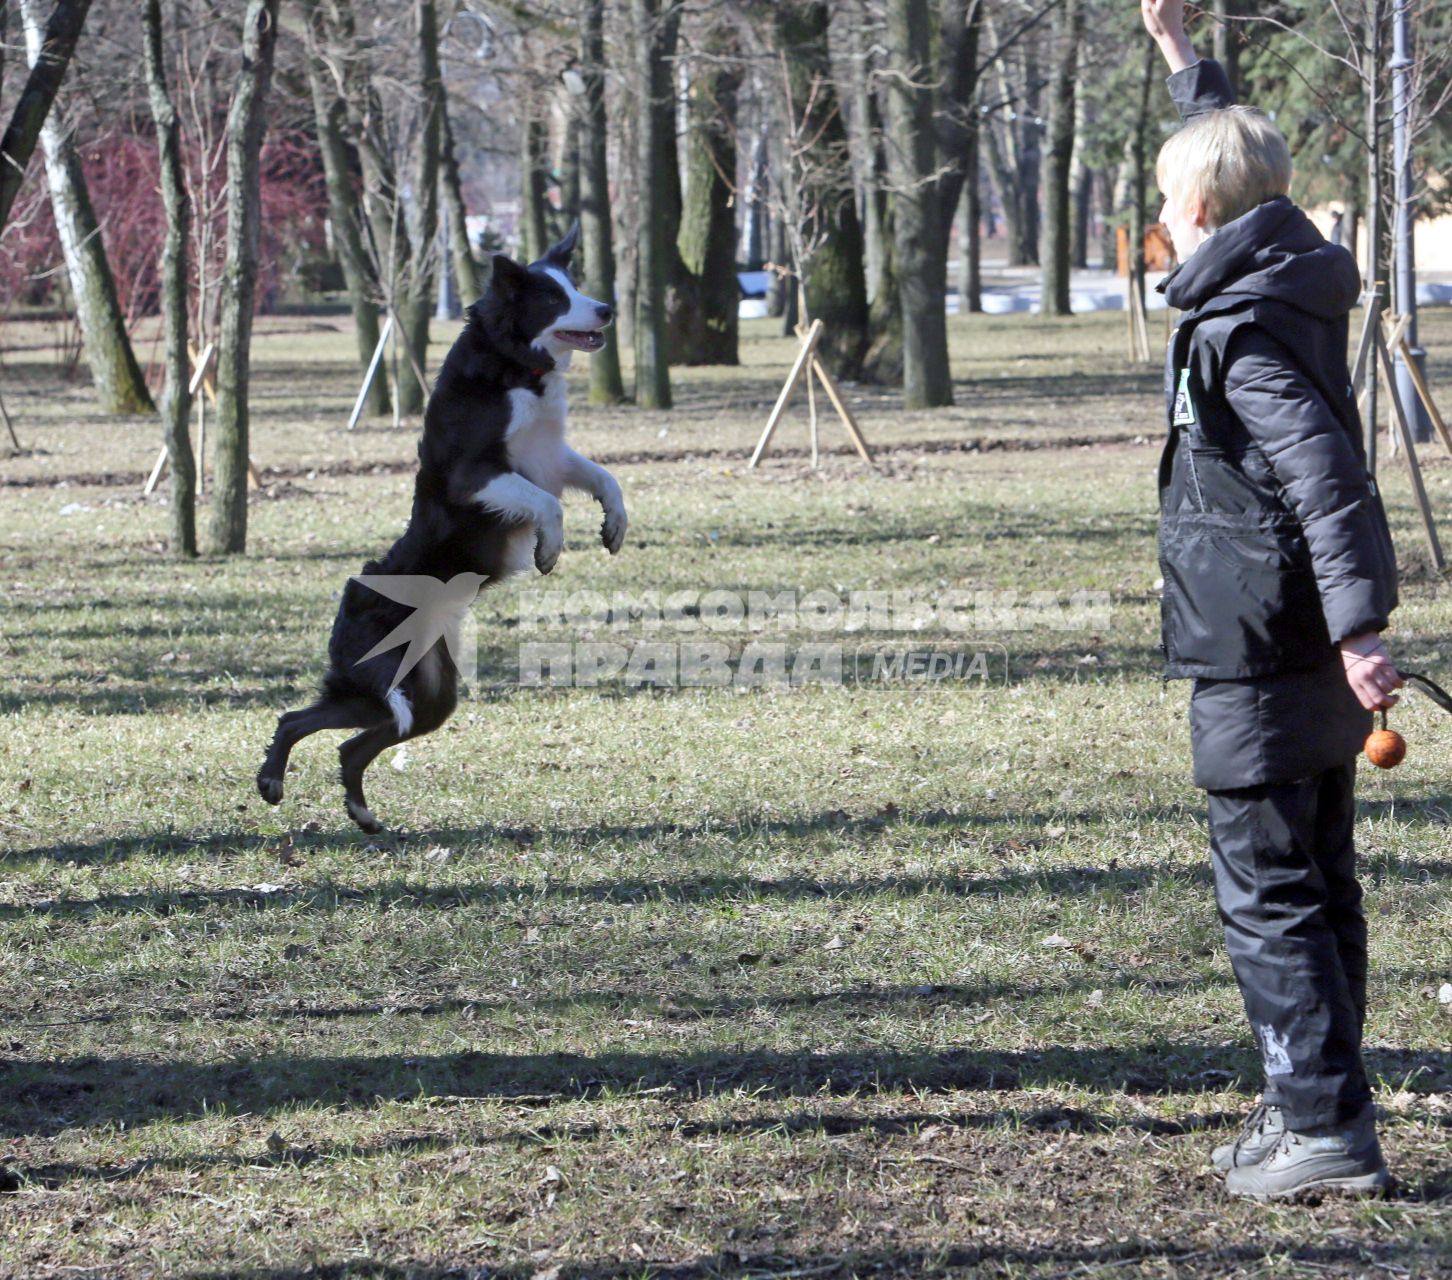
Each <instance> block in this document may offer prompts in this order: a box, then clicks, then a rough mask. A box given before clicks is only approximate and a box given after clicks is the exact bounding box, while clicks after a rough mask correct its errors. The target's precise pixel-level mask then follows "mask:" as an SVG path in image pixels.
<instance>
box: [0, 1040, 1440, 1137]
mask: <svg viewBox="0 0 1452 1280" xmlns="http://www.w3.org/2000/svg"><path fill="white" fill-rule="evenodd" d="M1366 1058H1367V1066H1368V1069H1369V1070H1370V1071H1371V1073H1372V1074H1373V1075H1381V1076H1383V1077H1389V1078H1401V1079H1408V1080H1412V1079H1414V1080H1415V1083H1416V1088H1417V1089H1418V1090H1419V1091H1424V1092H1438V1091H1443V1090H1445V1089H1447V1088H1448V1087H1449V1085H1452V1051H1449V1050H1446V1049H1441V1050H1421V1051H1418V1050H1409V1049H1373V1050H1369V1051H1368V1052H1367V1054H1366ZM1227 1072H1228V1073H1229V1079H1228V1080H1227V1079H1226V1078H1225V1077H1226V1073H1227ZM1259 1074H1260V1072H1259V1063H1258V1061H1256V1060H1255V1059H1254V1056H1253V1055H1252V1054H1251V1053H1250V1052H1249V1051H1248V1050H1232V1049H1226V1048H1224V1047H1222V1046H1220V1045H1206V1044H1194V1043H1184V1044H1181V1043H1175V1042H1171V1041H1165V1040H1152V1041H1149V1042H1147V1043H1141V1044H1134V1045H1126V1046H1121V1047H1106V1046H1101V1045H1092V1046H1085V1045H1063V1046H1060V1045H1055V1046H1049V1047H1046V1048H1044V1049H1042V1050H1006V1049H972V1048H967V1049H954V1050H939V1051H933V1050H923V1051H919V1052H906V1051H898V1050H888V1049H882V1048H879V1047H875V1046H874V1047H872V1048H864V1049H862V1050H860V1051H856V1052H852V1051H839V1052H832V1053H816V1052H809V1051H804V1050H795V1051H781V1050H768V1049H762V1050H743V1049H738V1050H730V1051H724V1050H723V1051H713V1050H701V1051H697V1052H688V1053H660V1052H649V1051H633V1050H624V1049H621V1050H612V1051H608V1052H604V1053H598V1054H593V1055H592V1054H575V1053H548V1054H530V1053H520V1054H496V1053H482V1052H476V1051H467V1052H461V1053H450V1054H423V1055H417V1056H402V1055H383V1056H376V1057H375V1056H367V1055H345V1056H338V1057H302V1056H296V1055H286V1054H283V1055H264V1056H259V1057H256V1058H252V1059H233V1060H228V1061H218V1062H188V1061H155V1060H151V1059H147V1058H141V1057H113V1058H102V1057H85V1058H76V1059H69V1060H34V1061H31V1060H25V1059H20V1058H11V1059H7V1060H4V1061H0V1096H3V1097H5V1098H7V1099H9V1105H8V1106H7V1107H6V1110H5V1113H4V1115H3V1117H0V1135H3V1136H6V1137H19V1136H24V1135H48V1136H53V1135H55V1134H57V1133H59V1132H61V1131H62V1130H64V1129H67V1128H73V1127H77V1126H80V1127H85V1128H94V1127H97V1126H101V1125H111V1124H115V1125H124V1126H127V1127H130V1126H135V1125H139V1124H147V1123H151V1122H153V1121H157V1120H163V1119H171V1120H182V1119H194V1118H196V1117H198V1116H201V1115H204V1114H206V1113H208V1112H212V1111H216V1110H219V1109H221V1110H225V1111H229V1112H233V1113H243V1112H248V1113H252V1114H256V1115H263V1114H269V1113H271V1112H274V1111H277V1110H279V1109H283V1108H288V1107H297V1106H326V1107H337V1108H343V1109H355V1110H356V1109H363V1110H366V1109H368V1108H371V1107H373V1106H375V1105H377V1104H378V1102H379V1101H380V1100H385V1099H394V1100H401V1101H408V1100H415V1099H419V1098H443V1097H447V1098H451V1099H459V1098H493V1099H497V1100H505V1101H508V1100H516V1101H520V1100H524V1101H533V1102H536V1103H540V1104H549V1103H552V1102H556V1101H568V1100H586V1099H591V1098H596V1097H600V1096H602V1095H605V1094H620V1093H630V1092H634V1091H639V1090H650V1091H652V1093H654V1094H655V1095H657V1096H665V1097H671V1096H674V1097H677V1098H687V1099H697V1098H703V1097H709V1096H716V1095H731V1094H736V1093H738V1092H742V1093H749V1094H750V1095H751V1096H753V1097H757V1098H802V1097H817V1096H857V1095H863V1094H866V1095H892V1094H898V1093H904V1092H913V1093H921V1092H929V1093H946V1092H953V1091H960V1090H974V1091H989V1092H992V1091H997V1090H1004V1089H1011V1090H1021V1089H1032V1088H1045V1087H1063V1086H1066V1085H1077V1086H1088V1087H1091V1088H1096V1089H1118V1090H1121V1091H1124V1092H1127V1093H1134V1094H1151V1095H1169V1094H1173V1093H1177V1092H1180V1091H1182V1090H1183V1089H1184V1088H1185V1087H1186V1084H1187V1082H1189V1081H1192V1080H1195V1079H1201V1080H1203V1079H1206V1078H1214V1079H1216V1080H1217V1083H1220V1084H1223V1085H1224V1087H1229V1088H1237V1089H1241V1090H1248V1089H1251V1088H1253V1087H1255V1086H1256V1085H1257V1084H1258V1079H1259Z"/></svg>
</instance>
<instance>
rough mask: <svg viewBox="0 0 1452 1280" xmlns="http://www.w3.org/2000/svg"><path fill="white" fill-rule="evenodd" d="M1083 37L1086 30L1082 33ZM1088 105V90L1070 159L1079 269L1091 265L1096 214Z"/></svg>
mask: <svg viewBox="0 0 1452 1280" xmlns="http://www.w3.org/2000/svg"><path fill="white" fill-rule="evenodd" d="M1080 38H1081V40H1082V38H1083V36H1082V33H1081V36H1080ZM1088 124H1089V118H1088V108H1087V106H1086V99H1085V96H1084V94H1082V93H1080V94H1076V95H1075V100H1074V158H1073V159H1072V160H1071V161H1070V162H1069V200H1070V202H1071V203H1070V212H1071V225H1072V230H1071V232H1070V236H1069V265H1070V266H1071V267H1073V268H1074V270H1076V271H1084V270H1087V269H1088V266H1089V222H1090V220H1091V219H1092V218H1093V216H1094V171H1093V170H1092V169H1091V168H1090V167H1089V166H1088V165H1087V164H1086V163H1085V160H1084V152H1085V149H1086V146H1085V135H1086V134H1087V132H1088Z"/></svg>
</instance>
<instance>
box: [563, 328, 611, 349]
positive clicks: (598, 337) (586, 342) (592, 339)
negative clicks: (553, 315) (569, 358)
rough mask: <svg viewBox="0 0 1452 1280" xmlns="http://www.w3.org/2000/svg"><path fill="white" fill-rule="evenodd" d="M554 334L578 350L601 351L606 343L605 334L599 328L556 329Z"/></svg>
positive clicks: (568, 345) (566, 344)
mask: <svg viewBox="0 0 1452 1280" xmlns="http://www.w3.org/2000/svg"><path fill="white" fill-rule="evenodd" d="M554 336H555V340H556V341H557V342H563V343H564V344H565V346H567V347H574V348H575V350H576V351H599V350H600V348H601V347H603V346H604V345H605V335H604V334H603V333H601V332H600V331H599V330H598V329H556V330H555V333H554Z"/></svg>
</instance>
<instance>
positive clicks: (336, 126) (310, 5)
mask: <svg viewBox="0 0 1452 1280" xmlns="http://www.w3.org/2000/svg"><path fill="white" fill-rule="evenodd" d="M299 3H300V6H301V8H302V11H303V16H304V19H305V21H306V28H305V30H306V38H307V43H308V58H307V76H308V89H309V91H310V92H311V94H312V100H313V116H314V119H315V120H316V127H317V132H318V151H319V153H320V154H321V158H322V161H323V178H324V181H325V182H326V183H327V188H328V212H329V215H330V217H331V218H332V223H333V241H334V244H335V246H336V251H337V255H338V263H339V265H340V266H341V267H342V269H343V282H344V284H345V285H346V286H347V289H348V298H349V301H350V302H351V304H352V308H353V331H354V333H355V335H356V337H357V342H358V365H359V370H360V372H362V371H366V370H367V368H368V367H369V364H370V363H371V361H372V359H373V352H374V351H375V350H376V349H377V347H378V335H379V327H378V297H379V284H378V278H377V276H376V275H375V273H374V270H373V264H372V260H371V259H370V257H369V255H368V249H367V246H366V245H365V244H364V238H363V227H362V218H363V212H362V209H361V207H360V204H359V200H358V191H357V187H356V183H355V175H356V171H357V166H358V153H357V150H356V149H355V148H354V147H353V146H352V144H351V143H350V142H349V140H348V135H347V108H346V107H345V106H344V105H343V98H342V94H341V86H340V84H339V83H338V81H337V80H336V79H335V78H334V77H333V76H332V75H330V74H329V67H328V64H327V61H326V56H325V53H324V51H325V49H326V47H327V33H326V27H325V23H324V14H323V12H322V10H321V8H320V7H319V4H318V0H299ZM390 407H391V406H390V402H389V394H388V380H387V379H386V378H373V379H371V380H370V382H369V384H368V397H367V399H366V401H365V402H364V409H365V411H366V412H368V413H369V414H372V415H373V416H375V417H382V416H384V415H386V414H387V413H388V412H389V409H390Z"/></svg>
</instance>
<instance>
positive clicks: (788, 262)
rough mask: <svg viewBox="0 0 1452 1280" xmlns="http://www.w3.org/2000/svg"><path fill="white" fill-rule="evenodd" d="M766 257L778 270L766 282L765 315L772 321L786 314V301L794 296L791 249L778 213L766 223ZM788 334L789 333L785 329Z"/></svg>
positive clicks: (794, 278) (784, 225) (794, 280)
mask: <svg viewBox="0 0 1452 1280" xmlns="http://www.w3.org/2000/svg"><path fill="white" fill-rule="evenodd" d="M766 231H767V235H766V239H767V257H768V260H769V261H770V262H771V264H772V265H773V266H774V267H776V268H778V269H777V270H775V271H773V272H772V273H771V277H770V279H768V280H767V282H766V314H767V315H768V316H770V317H771V318H772V319H773V320H776V319H779V318H780V317H781V316H784V315H786V313H787V309H788V307H787V300H788V299H789V298H791V297H793V296H794V295H795V294H796V289H797V282H796V277H795V276H794V275H792V274H791V271H790V268H791V266H792V247H791V245H789V244H788V243H787V234H786V224H785V222H784V221H783V220H782V218H781V216H780V213H779V212H778V213H775V214H773V215H772V217H771V218H770V219H769V220H768V222H767V228H766ZM786 332H787V333H788V334H790V333H791V330H790V329H787V330H786Z"/></svg>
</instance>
